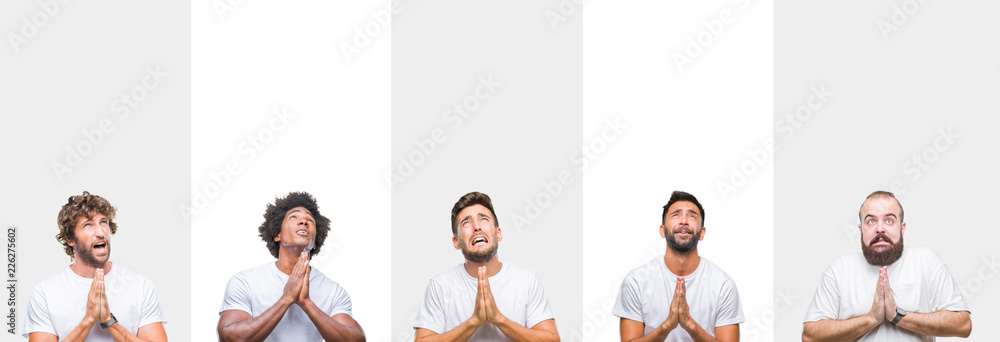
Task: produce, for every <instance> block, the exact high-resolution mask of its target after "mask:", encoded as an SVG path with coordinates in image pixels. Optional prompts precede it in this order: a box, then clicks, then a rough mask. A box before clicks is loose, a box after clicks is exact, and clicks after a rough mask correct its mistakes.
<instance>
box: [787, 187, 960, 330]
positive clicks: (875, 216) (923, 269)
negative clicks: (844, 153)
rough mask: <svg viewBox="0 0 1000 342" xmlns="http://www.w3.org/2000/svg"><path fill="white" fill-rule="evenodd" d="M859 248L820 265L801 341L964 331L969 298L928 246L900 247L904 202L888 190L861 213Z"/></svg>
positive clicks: (873, 195)
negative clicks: (822, 268) (824, 264)
mask: <svg viewBox="0 0 1000 342" xmlns="http://www.w3.org/2000/svg"><path fill="white" fill-rule="evenodd" d="M858 217H859V218H860V220H861V223H860V224H858V229H860V230H861V253H854V254H848V255H845V256H842V257H840V258H838V259H837V260H834V261H833V263H832V264H830V267H829V268H827V269H826V272H824V273H823V277H822V279H820V283H819V287H818V288H816V295H815V296H813V300H812V303H811V304H809V311H808V312H807V313H806V319H805V323H803V326H802V340H803V341H810V342H811V341H934V336H960V337H968V336H969V334H970V333H971V332H972V319H971V318H970V316H969V306H968V305H967V304H966V303H965V299H964V298H962V292H961V290H960V289H959V287H958V283H956V282H955V279H954V278H952V276H951V272H949V271H948V266H947V265H945V264H944V262H943V261H942V260H941V258H940V257H938V256H937V254H935V253H934V252H933V251H931V250H930V249H927V248H921V247H916V248H910V249H906V250H904V249H903V233H905V232H906V221H904V220H903V206H902V205H901V204H900V203H899V201H898V200H896V196H895V195H893V194H892V193H891V192H887V191H876V192H873V193H871V194H870V195H868V197H867V198H865V201H864V202H863V203H862V204H861V210H860V211H859V213H858Z"/></svg>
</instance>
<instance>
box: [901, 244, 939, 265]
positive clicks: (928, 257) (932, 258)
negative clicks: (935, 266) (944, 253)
mask: <svg viewBox="0 0 1000 342" xmlns="http://www.w3.org/2000/svg"><path fill="white" fill-rule="evenodd" d="M903 255H904V256H906V257H907V258H910V259H915V260H916V261H919V262H921V263H925V262H930V263H943V261H942V260H941V256H939V255H938V254H937V253H935V252H934V251H933V250H931V249H930V248H927V247H907V248H905V249H903Z"/></svg>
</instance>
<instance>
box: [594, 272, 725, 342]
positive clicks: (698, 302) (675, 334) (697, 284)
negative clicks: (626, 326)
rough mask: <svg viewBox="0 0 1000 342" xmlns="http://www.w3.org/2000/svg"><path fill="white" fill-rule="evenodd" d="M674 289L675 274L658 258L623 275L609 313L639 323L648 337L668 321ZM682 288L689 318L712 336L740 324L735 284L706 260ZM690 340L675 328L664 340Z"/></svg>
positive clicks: (685, 280)
mask: <svg viewBox="0 0 1000 342" xmlns="http://www.w3.org/2000/svg"><path fill="white" fill-rule="evenodd" d="M676 288H677V275H674V274H673V273H671V272H670V269H668V268H667V265H666V264H665V263H664V262H663V255H661V256H659V257H656V258H654V259H653V260H651V261H650V262H648V263H646V264H645V265H642V266H639V267H638V268H636V269H634V270H632V272H629V274H628V275H627V276H625V280H624V281H622V287H621V290H619V292H618V299H617V300H615V307H614V309H612V310H611V314H613V315H615V316H618V317H621V318H626V319H630V320H633V321H637V322H642V323H643V324H645V325H646V326H645V329H644V330H643V333H642V334H643V336H645V335H648V334H649V333H650V332H652V331H653V330H655V329H656V328H658V327H659V326H660V324H663V321H665V320H667V316H668V315H669V314H670V302H671V301H673V299H674V290H675V289H676ZM684 288H685V290H686V294H685V295H686V297H685V298H686V299H687V303H688V312H690V314H691V318H694V321H695V322H696V323H698V326H700V327H701V328H702V329H704V330H705V332H707V333H708V334H709V335H711V336H712V337H715V328H716V327H721V326H726V325H732V324H739V323H743V307H742V305H741V304H740V294H739V292H737V291H736V284H735V283H734V282H733V279H732V278H730V277H729V275H728V274H726V272H723V271H722V269H720V268H719V267H718V266H715V264H713V263H712V262H711V261H708V259H706V258H705V257H702V258H701V262H700V263H698V268H696V269H695V270H694V272H693V273H691V274H690V275H688V276H686V277H684ZM691 340H692V339H691V335H689V334H688V333H687V331H685V330H684V329H681V328H680V326H678V327H677V328H675V329H674V330H672V331H671V332H670V335H667V339H666V340H665V341H671V342H673V341H691Z"/></svg>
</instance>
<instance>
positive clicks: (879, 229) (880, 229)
mask: <svg viewBox="0 0 1000 342" xmlns="http://www.w3.org/2000/svg"><path fill="white" fill-rule="evenodd" d="M875 233H885V222H882V221H878V223H875Z"/></svg>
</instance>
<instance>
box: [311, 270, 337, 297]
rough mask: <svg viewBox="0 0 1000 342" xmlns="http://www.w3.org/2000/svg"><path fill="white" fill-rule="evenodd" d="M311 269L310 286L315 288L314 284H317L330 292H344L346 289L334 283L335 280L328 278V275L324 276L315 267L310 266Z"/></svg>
mask: <svg viewBox="0 0 1000 342" xmlns="http://www.w3.org/2000/svg"><path fill="white" fill-rule="evenodd" d="M309 267H311V269H310V270H309V286H313V284H316V285H319V286H322V287H324V288H325V289H326V290H328V291H342V290H343V289H344V288H343V287H342V286H340V283H338V282H336V281H334V280H333V279H330V277H327V276H326V274H324V273H323V272H322V271H320V270H319V269H318V268H316V267H315V266H309Z"/></svg>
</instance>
